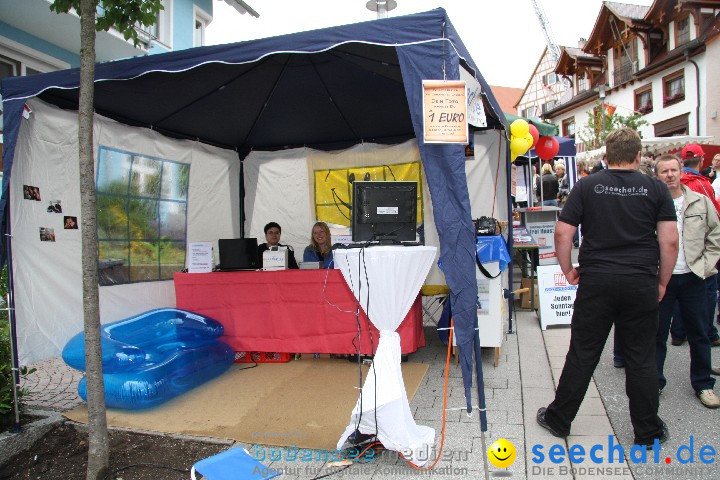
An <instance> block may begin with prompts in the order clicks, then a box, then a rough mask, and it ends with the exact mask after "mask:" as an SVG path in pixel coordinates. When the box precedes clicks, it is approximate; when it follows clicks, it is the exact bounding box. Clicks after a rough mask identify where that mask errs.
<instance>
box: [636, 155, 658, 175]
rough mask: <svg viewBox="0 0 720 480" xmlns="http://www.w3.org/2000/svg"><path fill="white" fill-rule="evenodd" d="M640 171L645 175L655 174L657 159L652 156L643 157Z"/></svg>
mask: <svg viewBox="0 0 720 480" xmlns="http://www.w3.org/2000/svg"><path fill="white" fill-rule="evenodd" d="M639 170H640V173H643V174H645V175H650V176H653V175H655V161H654V160H653V159H652V158H650V157H642V158H641V159H640V168H639Z"/></svg>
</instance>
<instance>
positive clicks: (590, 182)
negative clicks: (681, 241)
mask: <svg viewBox="0 0 720 480" xmlns="http://www.w3.org/2000/svg"><path fill="white" fill-rule="evenodd" d="M605 145H606V149H607V162H608V168H607V169H605V170H602V171H600V172H598V173H597V174H595V175H590V176H589V177H585V178H582V179H580V180H579V181H578V183H577V184H575V187H574V188H573V189H572V190H571V191H570V196H569V197H568V200H567V203H566V204H565V208H563V210H562V212H561V213H560V219H559V221H558V222H557V225H556V227H555V248H556V251H557V255H558V261H559V263H560V268H562V271H563V273H564V274H565V277H566V278H567V281H568V283H570V284H572V285H576V284H577V285H578V290H577V297H576V299H575V309H574V312H573V317H572V325H571V336H570V349H569V351H568V353H567V356H566V358H565V366H564V368H563V371H562V375H561V377H560V382H559V383H558V387H557V391H556V392H555V400H554V401H553V402H552V403H551V404H550V405H549V406H548V407H547V408H545V407H543V408H540V409H539V410H538V413H537V421H538V423H539V424H540V425H541V426H542V427H544V428H546V429H547V430H549V431H550V432H551V433H552V434H553V435H555V436H558V437H565V436H567V435H568V434H569V433H570V424H571V423H572V421H573V420H574V419H575V416H576V415H577V412H578V409H579V408H580V404H581V403H582V401H583V398H584V396H585V392H586V391H587V388H588V385H589V383H590V378H591V376H592V374H593V372H594V371H595V367H596V366H597V364H598V361H599V360H600V355H601V354H602V350H603V347H604V346H605V341H606V340H607V337H608V334H609V333H610V328H611V327H612V326H613V324H615V328H616V329H617V332H618V340H619V342H620V348H621V351H622V353H623V356H624V357H625V374H626V382H625V389H626V393H627V396H628V399H629V400H630V419H631V421H632V425H633V430H634V433H635V444H637V445H646V446H648V448H650V447H651V446H652V445H653V444H654V443H655V442H656V441H658V442H659V443H662V442H664V441H665V440H666V439H667V438H668V436H669V434H668V431H667V426H666V425H665V423H664V422H663V421H662V420H660V417H658V414H657V411H658V404H659V400H658V381H657V367H656V364H655V334H656V332H657V329H658V302H659V300H660V299H662V297H663V296H664V294H665V287H666V285H667V283H668V281H669V280H670V276H671V275H672V270H673V267H674V265H675V260H676V258H677V252H678V232H677V228H676V226H675V218H676V217H675V208H674V206H673V201H672V197H671V196H670V192H669V191H668V188H667V186H666V185H665V184H663V183H662V182H660V181H659V180H658V179H656V178H654V177H650V176H648V175H643V174H641V173H640V172H638V167H639V166H640V149H641V144H640V137H639V136H638V134H637V133H636V132H635V131H634V130H631V129H629V128H622V129H619V130H616V131H614V132H612V133H611V134H610V135H608V137H607V140H606V144H605ZM579 225H582V230H583V243H582V245H581V247H580V254H579V257H578V262H579V264H580V266H579V267H578V268H573V265H572V260H571V258H570V250H571V246H572V238H573V235H574V234H575V231H576V230H577V227H578V226H579Z"/></svg>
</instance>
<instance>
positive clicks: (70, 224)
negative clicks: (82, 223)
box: [63, 216, 78, 230]
mask: <svg viewBox="0 0 720 480" xmlns="http://www.w3.org/2000/svg"><path fill="white" fill-rule="evenodd" d="M63 228H64V229H65V230H77V228H78V223H77V217H68V216H65V217H63Z"/></svg>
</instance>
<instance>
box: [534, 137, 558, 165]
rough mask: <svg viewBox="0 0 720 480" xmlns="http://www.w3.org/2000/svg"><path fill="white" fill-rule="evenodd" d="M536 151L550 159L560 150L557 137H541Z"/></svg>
mask: <svg viewBox="0 0 720 480" xmlns="http://www.w3.org/2000/svg"><path fill="white" fill-rule="evenodd" d="M535 151H536V152H537V154H538V157H540V158H541V159H543V160H550V159H552V158H555V155H557V154H558V152H559V151H560V144H559V143H558V141H557V139H556V138H555V137H540V139H539V140H538V142H537V145H536V146H535Z"/></svg>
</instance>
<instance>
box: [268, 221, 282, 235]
mask: <svg viewBox="0 0 720 480" xmlns="http://www.w3.org/2000/svg"><path fill="white" fill-rule="evenodd" d="M273 227H275V228H277V229H278V230H280V233H282V228H281V227H280V225H279V224H277V223H275V222H270V223H268V224H267V225H265V228H264V233H267V232H268V230H270V229H271V228H273Z"/></svg>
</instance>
